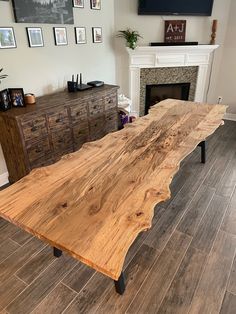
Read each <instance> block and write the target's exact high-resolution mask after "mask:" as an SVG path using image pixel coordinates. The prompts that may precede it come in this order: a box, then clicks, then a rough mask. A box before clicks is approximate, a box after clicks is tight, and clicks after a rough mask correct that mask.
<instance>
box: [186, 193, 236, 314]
mask: <svg viewBox="0 0 236 314" xmlns="http://www.w3.org/2000/svg"><path fill="white" fill-rule="evenodd" d="M231 198H232V197H231ZM230 201H231V199H230V200H229V203H228V206H227V208H226V210H225V213H224V215H223V218H222V221H221V223H220V225H219V229H218V231H217V232H216V236H215V239H214V241H213V243H212V247H211V250H210V252H209V253H208V254H207V258H206V263H205V265H204V266H203V269H202V272H201V275H200V276H199V281H198V284H197V286H196V289H195V292H194V294H193V298H192V301H191V304H190V307H189V311H188V313H187V314H189V313H190V311H191V307H192V303H193V299H194V296H195V293H196V291H197V289H198V287H199V284H200V282H201V279H202V277H203V274H204V271H205V269H206V266H207V263H208V260H209V258H210V256H211V254H212V250H213V248H214V244H215V242H216V239H217V236H218V234H219V232H220V231H221V229H220V228H221V225H222V223H223V220H224V217H225V215H226V212H227V209H228V207H229V205H230ZM235 251H236V250H235ZM234 255H235V253H234ZM233 261H234V259H233ZM233 261H232V264H233ZM229 275H230V272H229ZM228 279H229V278H228ZM227 285H228V282H227V284H226V288H227ZM226 288H225V291H226ZM222 302H223V299H222ZM222 302H221V306H222Z"/></svg>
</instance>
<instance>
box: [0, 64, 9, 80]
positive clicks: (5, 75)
mask: <svg viewBox="0 0 236 314" xmlns="http://www.w3.org/2000/svg"><path fill="white" fill-rule="evenodd" d="M2 71H3V68H1V69H0V73H1V72H2ZM7 76H8V75H7V74H0V84H1V82H2V80H3V79H5V78H6V77H7Z"/></svg>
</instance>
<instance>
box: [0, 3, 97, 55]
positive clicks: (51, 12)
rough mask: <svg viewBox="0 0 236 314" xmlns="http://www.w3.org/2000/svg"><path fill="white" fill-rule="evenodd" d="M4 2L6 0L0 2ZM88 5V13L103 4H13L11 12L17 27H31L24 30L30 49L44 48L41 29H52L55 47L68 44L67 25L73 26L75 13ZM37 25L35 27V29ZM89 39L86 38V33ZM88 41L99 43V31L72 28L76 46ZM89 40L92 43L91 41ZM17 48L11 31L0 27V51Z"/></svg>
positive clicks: (75, 26)
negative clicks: (45, 27) (29, 25)
mask: <svg viewBox="0 0 236 314" xmlns="http://www.w3.org/2000/svg"><path fill="white" fill-rule="evenodd" d="M0 1H7V0H0ZM86 1H89V2H90V9H91V10H97V12H98V14H99V11H100V10H102V0H50V1H43V0H37V1H35V0H12V9H13V13H14V18H15V22H16V23H30V24H31V23H32V24H35V26H33V27H26V28H25V35H26V36H27V39H28V44H29V47H30V48H38V47H44V39H43V31H44V30H43V25H42V24H55V25H58V24H61V26H53V25H52V30H51V31H52V33H53V35H54V42H55V45H56V46H65V45H68V44H70V43H69V42H68V37H67V27H66V26H65V25H66V24H70V25H71V24H72V25H73V24H74V16H73V14H74V10H83V9H84V7H85V2H86ZM36 24H37V25H36ZM89 32H90V33H91V36H88V33H89ZM88 38H89V40H92V42H93V43H95V44H97V43H102V42H103V34H102V27H100V26H91V28H90V29H88V28H87V29H86V27H84V26H82V25H74V40H75V43H76V44H78V45H81V44H86V43H87V42H88ZM90 38H91V39H90ZM10 48H17V38H16V36H15V33H14V27H7V26H1V25H0V49H10Z"/></svg>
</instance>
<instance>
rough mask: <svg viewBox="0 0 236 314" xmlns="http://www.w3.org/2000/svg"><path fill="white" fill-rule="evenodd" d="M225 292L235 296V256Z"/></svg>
mask: <svg viewBox="0 0 236 314" xmlns="http://www.w3.org/2000/svg"><path fill="white" fill-rule="evenodd" d="M227 290H228V291H229V292H231V293H233V294H235V295H236V256H235V258H234V262H233V265H232V269H231V272H230V276H229V282H228V287H227Z"/></svg>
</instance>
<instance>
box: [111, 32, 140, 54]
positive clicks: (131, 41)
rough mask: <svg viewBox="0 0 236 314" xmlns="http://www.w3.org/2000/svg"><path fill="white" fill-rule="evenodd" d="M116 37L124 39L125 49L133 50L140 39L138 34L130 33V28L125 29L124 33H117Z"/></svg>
mask: <svg viewBox="0 0 236 314" xmlns="http://www.w3.org/2000/svg"><path fill="white" fill-rule="evenodd" d="M116 37H120V38H124V39H125V40H126V45H127V47H129V48H130V49H133V50H134V49H135V48H136V46H137V42H138V40H139V38H142V36H141V35H140V34H139V32H137V31H132V30H131V29H130V28H127V29H126V30H124V31H118V34H117V35H116Z"/></svg>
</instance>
